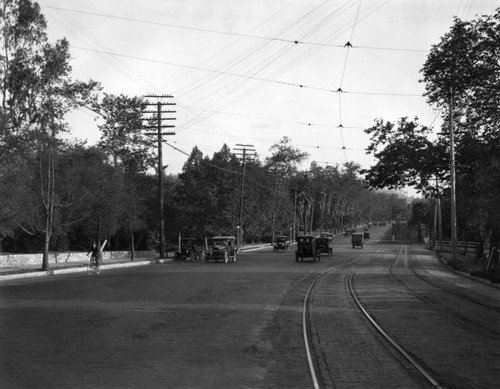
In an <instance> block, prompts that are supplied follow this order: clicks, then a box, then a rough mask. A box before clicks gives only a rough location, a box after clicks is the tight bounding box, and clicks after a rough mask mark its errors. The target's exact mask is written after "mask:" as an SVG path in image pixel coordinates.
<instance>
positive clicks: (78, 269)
mask: <svg viewBox="0 0 500 389" xmlns="http://www.w3.org/2000/svg"><path fill="white" fill-rule="evenodd" d="M153 263H158V262H157V261H155V260H152V261H137V262H121V263H112V264H109V265H102V266H101V269H120V268H126V267H136V266H145V265H151V264H153ZM86 271H87V265H85V266H76V267H70V268H66V269H54V270H49V271H37V272H27V273H15V274H5V275H0V282H2V281H9V280H16V279H22V278H33V277H44V276H55V275H58V274H70V273H83V272H86Z"/></svg>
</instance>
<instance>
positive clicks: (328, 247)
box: [316, 236, 333, 255]
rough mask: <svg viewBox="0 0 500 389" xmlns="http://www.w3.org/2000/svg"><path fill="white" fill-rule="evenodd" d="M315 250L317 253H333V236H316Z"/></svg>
mask: <svg viewBox="0 0 500 389" xmlns="http://www.w3.org/2000/svg"><path fill="white" fill-rule="evenodd" d="M316 251H317V252H318V253H319V255H321V254H323V253H326V254H327V255H333V238H332V237H327V236H320V237H318V238H316Z"/></svg>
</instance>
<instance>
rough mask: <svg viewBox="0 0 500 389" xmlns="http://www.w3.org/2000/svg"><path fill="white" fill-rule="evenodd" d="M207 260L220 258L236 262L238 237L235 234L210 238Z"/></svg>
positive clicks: (206, 253)
mask: <svg viewBox="0 0 500 389" xmlns="http://www.w3.org/2000/svg"><path fill="white" fill-rule="evenodd" d="M205 249H206V252H205V262H208V261H210V260H214V261H215V262H218V261H219V260H221V261H224V262H225V263H228V262H229V261H231V262H236V256H237V254H238V249H237V248H236V238H235V237H234V236H214V237H213V238H211V239H210V244H208V240H207V244H206V248H205Z"/></svg>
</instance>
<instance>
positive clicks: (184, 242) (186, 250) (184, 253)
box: [174, 238, 202, 261]
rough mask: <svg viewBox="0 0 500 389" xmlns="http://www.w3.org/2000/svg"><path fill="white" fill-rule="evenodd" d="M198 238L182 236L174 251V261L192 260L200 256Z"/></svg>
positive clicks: (200, 250)
mask: <svg viewBox="0 0 500 389" xmlns="http://www.w3.org/2000/svg"><path fill="white" fill-rule="evenodd" d="M200 243H201V242H200V240H199V239H198V238H182V239H181V242H180V247H179V248H178V249H177V251H176V252H175V256H174V258H175V260H176V261H186V260H190V261H194V260H195V259H196V260H197V259H200V258H201V253H202V249H201V244H200Z"/></svg>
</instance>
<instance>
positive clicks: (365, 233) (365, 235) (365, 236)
mask: <svg viewBox="0 0 500 389" xmlns="http://www.w3.org/2000/svg"><path fill="white" fill-rule="evenodd" d="M363 238H365V239H370V233H369V232H368V231H365V232H363Z"/></svg>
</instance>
